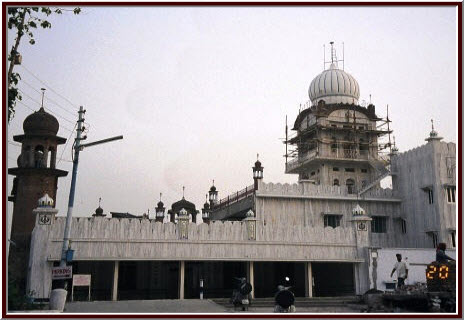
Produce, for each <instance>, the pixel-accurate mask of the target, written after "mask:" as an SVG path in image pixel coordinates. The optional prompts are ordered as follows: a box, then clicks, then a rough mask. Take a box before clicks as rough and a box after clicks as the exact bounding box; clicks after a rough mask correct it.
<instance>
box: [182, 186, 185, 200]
mask: <svg viewBox="0 0 464 320" xmlns="http://www.w3.org/2000/svg"><path fill="white" fill-rule="evenodd" d="M182 199H185V186H182Z"/></svg>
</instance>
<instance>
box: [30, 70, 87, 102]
mask: <svg viewBox="0 0 464 320" xmlns="http://www.w3.org/2000/svg"><path fill="white" fill-rule="evenodd" d="M21 67H22V68H23V69H24V70H26V71H27V72H28V73H29V74H30V75H31V76H33V77H34V78H36V79H37V80H38V81H39V82H40V83H42V84H43V85H44V86H46V87H47V88H49V89H50V90H51V91H52V92H54V93H55V94H56V95H57V96H59V97H61V98H62V99H63V100H65V101H66V102H68V103H69V104H70V105H72V106H73V107H74V108H76V109H78V108H79V107H78V106H77V105H75V104H74V103H72V102H71V101H70V100H69V99H68V98H66V97H64V96H62V95H61V94H59V93H58V92H56V91H55V90H53V88H52V87H50V86H49V85H48V84H46V83H45V82H44V81H43V80H41V79H40V78H39V77H38V76H36V75H35V74H34V73H32V71H30V70H29V69H28V68H26V67H25V66H24V64H21Z"/></svg>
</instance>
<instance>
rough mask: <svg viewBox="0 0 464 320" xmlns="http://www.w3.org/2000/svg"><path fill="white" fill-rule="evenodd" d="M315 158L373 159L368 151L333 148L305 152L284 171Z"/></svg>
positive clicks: (288, 164) (288, 163) (290, 162)
mask: <svg viewBox="0 0 464 320" xmlns="http://www.w3.org/2000/svg"><path fill="white" fill-rule="evenodd" d="M316 158H328V159H340V160H342V159H358V160H369V159H374V157H373V156H372V155H371V154H370V153H369V151H368V150H354V149H341V148H335V149H330V150H322V151H317V150H316V149H314V150H311V151H309V152H306V153H304V154H302V155H300V156H298V158H295V159H293V160H291V161H289V162H287V165H286V171H287V172H288V171H291V170H293V169H295V168H297V167H299V166H300V165H302V164H303V163H306V162H308V161H310V160H313V159H316Z"/></svg>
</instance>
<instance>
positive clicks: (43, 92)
mask: <svg viewBox="0 0 464 320" xmlns="http://www.w3.org/2000/svg"><path fill="white" fill-rule="evenodd" d="M40 90H42V106H41V107H40V109H43V107H44V96H45V90H46V89H45V88H40Z"/></svg>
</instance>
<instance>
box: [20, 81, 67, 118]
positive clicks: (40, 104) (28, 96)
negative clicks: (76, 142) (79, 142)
mask: <svg viewBox="0 0 464 320" xmlns="http://www.w3.org/2000/svg"><path fill="white" fill-rule="evenodd" d="M18 91H19V92H21V93H22V94H23V95H25V96H26V97H27V98H29V99H30V100H32V101H34V102H35V103H37V104H38V105H39V106H42V103H40V102H38V101H37V100H35V99H34V98H32V97H31V96H30V95H28V94H27V93H25V92H24V91H22V90H21V89H18ZM43 108H44V109H45V110H47V111H49V112H50V113H53V114H54V115H55V116H57V117H59V118H61V119H63V120H65V121H67V122H69V123H71V124H74V122H75V121H72V120H69V119H67V118H65V117H63V116H60V115H58V114H57V113H56V112H53V111H51V110H50V109H49V108H46V107H43Z"/></svg>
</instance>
